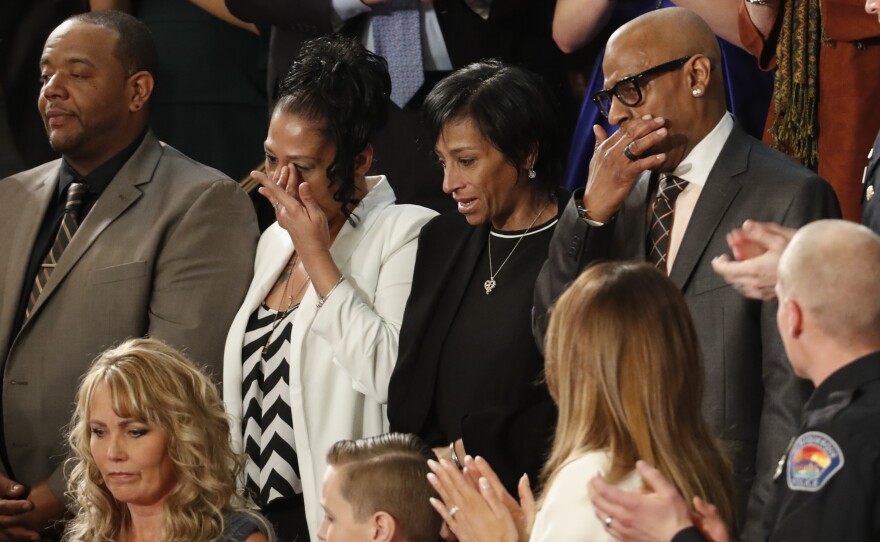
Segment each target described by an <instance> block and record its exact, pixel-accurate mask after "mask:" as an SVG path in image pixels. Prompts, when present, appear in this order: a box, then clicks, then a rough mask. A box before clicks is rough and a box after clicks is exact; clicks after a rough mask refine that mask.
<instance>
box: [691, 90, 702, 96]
mask: <svg viewBox="0 0 880 542" xmlns="http://www.w3.org/2000/svg"><path fill="white" fill-rule="evenodd" d="M691 94H693V95H694V96H701V95H702V94H703V89H701V88H695V89H693V90H692V91H691Z"/></svg>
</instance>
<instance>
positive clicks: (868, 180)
mask: <svg viewBox="0 0 880 542" xmlns="http://www.w3.org/2000/svg"><path fill="white" fill-rule="evenodd" d="M862 183H863V184H864V185H865V192H864V198H863V200H862V205H864V207H863V209H864V210H863V211H862V224H864V225H865V226H868V227H869V228H871V229H872V230H874V231H875V232H876V233H878V234H880V194H878V193H877V192H878V191H880V133H878V134H877V139H876V140H874V147H873V148H872V149H871V152H870V153H869V154H868V166H867V167H866V168H865V175H864V177H863V178H862Z"/></svg>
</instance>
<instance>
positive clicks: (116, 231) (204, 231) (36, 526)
mask: <svg viewBox="0 0 880 542" xmlns="http://www.w3.org/2000/svg"><path fill="white" fill-rule="evenodd" d="M156 62H157V61H156V50H155V46H154V44H153V41H152V38H151V37H150V33H149V30H147V28H146V27H145V26H144V25H143V24H142V23H141V22H139V21H137V20H136V19H135V18H134V17H132V16H130V15H126V14H124V13H121V12H118V11H104V12H93V13H84V14H81V15H77V16H74V17H72V18H70V19H68V20H67V21H65V22H64V23H62V24H61V25H59V26H58V27H57V28H56V29H55V30H54V31H53V32H52V34H51V35H50V36H49V38H48V39H47V40H46V45H45V47H44V49H43V54H42V58H41V61H40V65H39V69H40V72H39V73H40V81H41V82H42V89H41V91H40V95H39V99H38V108H39V111H40V114H41V115H42V117H43V121H44V124H45V128H46V133H47V135H48V139H49V142H50V144H51V145H52V147H53V148H54V149H55V150H56V151H57V152H60V153H61V155H62V159H60V160H56V161H53V162H49V163H47V164H44V165H42V166H39V167H37V168H34V169H31V170H29V171H25V172H22V173H19V174H16V175H13V176H11V177H7V178H5V179H2V180H0V254H3V257H2V258H0V284H2V285H3V293H2V295H0V363H2V370H3V389H2V411H3V423H2V427H0V430H2V438H0V464H2V468H0V470H2V476H0V525H2V527H0V533H2V534H6V535H9V533H10V532H20V531H21V530H22V529H24V530H27V531H30V532H31V533H36V532H38V531H41V530H43V529H44V528H45V527H46V526H47V525H50V524H51V523H52V522H53V520H55V519H58V518H60V516H61V514H62V513H63V503H62V497H63V495H64V485H65V483H64V473H63V471H62V469H61V463H62V461H63V459H64V456H65V450H66V446H65V443H64V442H63V439H62V438H61V434H62V433H63V430H62V428H63V427H64V426H65V424H66V423H67V422H68V421H69V420H70V404H71V402H72V401H73V397H72V396H73V389H72V387H71V383H72V382H76V380H77V379H78V378H79V377H80V376H81V375H82V374H83V373H84V372H85V371H86V369H87V368H88V366H89V362H90V361H91V360H92V359H93V358H94V356H95V354H96V353H97V352H101V351H103V350H105V349H106V348H107V347H109V346H111V345H113V344H115V343H118V342H119V341H122V340H124V339H126V338H129V337H142V336H144V335H150V336H152V337H156V338H159V339H162V340H164V341H166V342H168V343H169V344H171V345H174V346H175V347H177V348H181V349H184V350H186V351H187V352H188V354H189V355H192V356H193V357H195V358H197V359H199V360H200V361H201V362H202V363H205V364H206V365H207V366H209V367H212V368H213V369H214V371H215V374H217V375H219V373H220V366H221V365H220V364H221V360H222V352H223V337H224V336H225V333H226V331H227V330H228V329H229V322H230V321H231V320H232V316H233V315H234V314H235V311H236V310H237V307H238V306H239V305H240V303H241V300H242V298H243V297H244V293H245V291H246V290H247V285H248V283H249V282H250V279H251V274H252V269H253V268H252V263H253V255H254V249H255V247H256V242H257V237H258V230H257V225H256V220H255V217H254V211H253V207H252V206H251V204H250V202H249V201H248V198H247V195H246V194H245V193H244V192H243V191H242V190H241V189H240V188H239V187H238V185H237V184H236V183H235V182H233V181H232V180H230V179H229V178H228V177H226V176H225V175H223V174H222V173H220V172H219V171H217V170H214V169H211V168H208V167H206V166H204V165H202V164H199V163H198V162H195V161H193V160H191V159H190V158H188V157H186V156H184V155H183V154H181V153H180V152H178V151H176V150H175V149H173V148H171V147H170V146H168V145H165V144H163V143H162V142H160V141H159V140H158V139H156V136H155V135H154V134H153V133H152V132H151V131H150V129H149V127H148V119H149V111H150V107H151V96H152V90H153V86H154V75H155V73H156V66H157V64H156ZM35 68H36V66H35ZM37 427H38V428H39V429H40V430H39V431H35V428H37ZM25 496H26V497H27V498H26V499H25V498H24V497H25ZM45 536H53V535H51V534H49V533H48V532H47V533H45Z"/></svg>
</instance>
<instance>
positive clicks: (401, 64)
mask: <svg viewBox="0 0 880 542" xmlns="http://www.w3.org/2000/svg"><path fill="white" fill-rule="evenodd" d="M370 20H371V22H372V25H373V49H374V51H373V52H374V53H376V54H377V55H379V56H383V57H385V60H387V61H388V73H389V74H390V75H391V101H392V102H394V103H395V104H397V106H398V107H400V108H403V107H404V106H405V105H406V104H407V102H409V101H410V100H411V99H412V97H413V96H415V94H416V92H418V91H419V89H420V88H421V87H422V84H423V83H424V82H425V72H424V66H423V65H422V30H421V28H422V25H421V14H420V13H419V0H390V1H389V2H383V3H381V4H375V5H373V7H372V18H371V19H370Z"/></svg>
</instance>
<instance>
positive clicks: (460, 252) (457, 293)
mask: <svg viewBox="0 0 880 542" xmlns="http://www.w3.org/2000/svg"><path fill="white" fill-rule="evenodd" d="M470 230H471V231H470V232H469V233H468V235H466V236H465V237H464V239H463V240H462V241H461V242H460V243H458V244H456V245H455V246H453V247H452V250H451V251H450V252H449V253H447V254H442V255H438V256H440V257H441V258H442V265H443V267H441V268H438V273H437V274H436V275H435V279H436V282H435V284H433V285H432V287H431V290H432V291H434V292H436V294H435V298H434V299H435V302H434V303H431V305H432V306H429V307H425V309H426V310H427V311H430V312H434V313H435V315H434V318H433V319H432V325H431V329H430V331H429V330H425V331H426V335H425V343H424V345H423V346H422V349H421V350H422V354H423V355H424V354H425V353H428V352H430V353H431V356H432V357H433V358H434V360H435V362H434V363H435V364H436V359H437V358H438V357H439V355H440V349H441V348H442V347H443V344H442V343H443V341H445V340H446V336H447V335H448V332H449V326H451V325H452V321H453V319H454V318H455V314H456V313H457V312H458V306H459V305H460V304H461V300H462V299H463V298H464V294H465V290H466V289H467V287H468V285H469V284H470V280H471V276H472V274H473V271H474V266H475V265H476V263H477V260H479V258H480V253H482V251H483V248H484V247H485V246H486V241H487V240H488V239H489V226H487V225H481V226H477V227H474V228H470ZM486 278H489V270H488V269H487V270H486ZM441 294H442V295H441ZM431 374H432V375H433V374H434V372H432V373H431Z"/></svg>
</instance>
